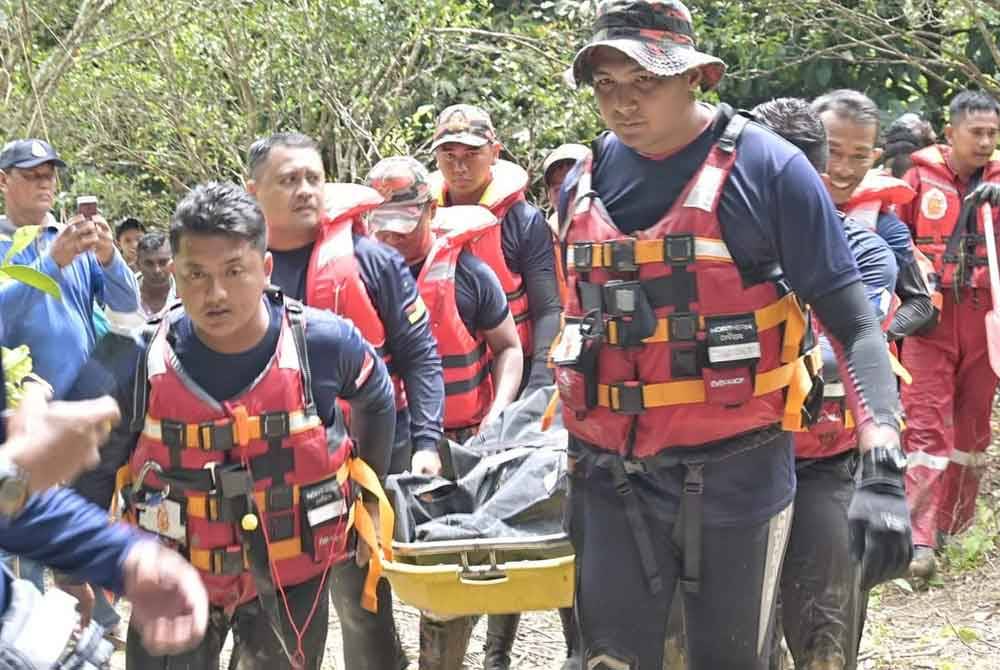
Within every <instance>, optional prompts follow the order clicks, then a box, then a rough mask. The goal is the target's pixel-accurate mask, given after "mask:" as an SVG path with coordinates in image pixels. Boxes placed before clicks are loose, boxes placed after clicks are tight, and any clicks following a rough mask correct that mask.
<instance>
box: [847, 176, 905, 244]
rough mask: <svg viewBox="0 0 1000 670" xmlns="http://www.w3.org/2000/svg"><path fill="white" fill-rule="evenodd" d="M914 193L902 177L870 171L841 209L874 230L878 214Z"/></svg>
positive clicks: (892, 207) (901, 202) (903, 202)
mask: <svg viewBox="0 0 1000 670" xmlns="http://www.w3.org/2000/svg"><path fill="white" fill-rule="evenodd" d="M916 194H917V193H916V191H914V190H913V187H911V186H910V185H909V184H907V183H906V182H905V181H903V180H902V179H896V178H895V177H893V176H891V175H885V174H882V173H880V172H876V171H871V172H869V173H868V174H867V175H865V178H864V179H863V180H861V184H859V185H858V187H857V188H856V189H855V190H854V193H852V194H851V198H850V200H848V201H847V202H846V203H844V204H843V205H842V206H841V209H842V210H843V211H844V213H845V214H847V216H849V217H851V218H852V219H854V220H855V221H857V222H858V223H861V224H862V225H864V226H866V227H867V228H868V229H869V230H875V227H876V224H877V223H878V215H879V214H881V213H883V212H889V211H892V210H893V209H894V208H895V207H896V206H897V205H904V204H906V203H908V202H910V201H911V200H913V198H914V196H916Z"/></svg>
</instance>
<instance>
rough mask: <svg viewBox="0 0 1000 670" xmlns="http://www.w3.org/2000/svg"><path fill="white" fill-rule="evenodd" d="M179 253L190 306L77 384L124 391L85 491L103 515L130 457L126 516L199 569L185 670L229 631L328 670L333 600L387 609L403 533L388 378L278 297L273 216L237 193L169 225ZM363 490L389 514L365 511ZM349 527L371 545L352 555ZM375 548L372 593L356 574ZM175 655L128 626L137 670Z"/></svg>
mask: <svg viewBox="0 0 1000 670" xmlns="http://www.w3.org/2000/svg"><path fill="white" fill-rule="evenodd" d="M170 246H171V248H172V249H173V250H174V270H173V272H174V276H175V279H176V286H177V295H178V297H179V298H180V300H181V303H182V306H183V308H181V307H180V306H179V307H177V308H174V309H171V310H170V311H169V312H168V313H167V315H166V317H165V318H164V319H163V320H162V321H161V322H159V324H157V325H156V326H155V330H154V331H153V332H151V333H148V334H147V335H146V336H145V338H144V340H145V341H144V343H142V344H137V343H136V342H134V341H133V340H131V339H129V340H128V343H129V346H130V349H131V353H130V354H129V355H124V356H123V355H121V353H120V347H119V350H118V351H117V352H116V350H115V348H113V347H110V346H106V347H102V350H101V354H102V355H101V356H98V357H95V359H93V360H92V362H91V363H90V364H88V367H87V368H85V369H84V373H83V374H82V375H81V377H80V381H79V382H78V388H77V391H76V392H77V393H78V394H80V395H81V396H86V395H90V394H92V393H93V391H94V390H95V389H98V388H100V387H102V386H103V387H105V388H106V387H111V388H112V389H113V395H114V397H115V398H116V400H117V401H118V403H119V404H120V405H121V407H122V415H123V417H125V421H123V426H124V429H123V430H120V431H116V433H115V434H114V436H113V438H112V440H111V443H110V444H109V445H108V446H107V447H106V448H105V449H104V450H103V452H102V460H103V462H102V467H101V468H100V469H99V470H98V471H97V472H95V473H94V474H93V475H89V476H88V475H85V476H84V477H82V478H81V479H80V480H79V481H78V482H77V484H76V487H77V489H78V490H80V491H81V492H83V493H85V494H86V495H87V497H89V498H90V499H91V500H93V501H94V502H97V503H98V504H101V505H104V506H106V505H107V504H108V503H109V501H110V499H111V493H112V491H111V489H112V486H111V481H110V480H111V479H113V477H112V476H109V473H112V472H114V469H115V468H117V467H118V466H119V465H121V464H123V463H126V462H127V463H128V469H127V473H128V476H127V478H126V479H128V480H130V482H131V483H129V484H127V485H126V486H124V487H123V488H122V493H123V498H124V501H125V512H126V513H127V514H131V515H134V518H135V520H136V521H137V523H138V525H140V526H142V527H143V528H146V529H147V530H150V531H151V532H154V533H156V534H158V535H159V536H160V537H161V540H162V541H164V542H166V543H168V544H170V545H172V546H175V547H177V548H178V549H179V550H180V551H181V552H183V553H184V555H185V556H186V558H187V559H188V560H189V561H190V562H191V563H192V564H193V565H194V566H195V567H196V568H198V570H199V572H200V574H201V577H202V580H203V581H204V582H205V585H206V587H207V589H208V592H209V599H210V603H211V614H210V622H209V627H208V632H207V634H206V636H205V639H204V641H203V642H202V643H201V644H200V645H199V646H198V647H197V648H196V649H194V650H193V651H191V652H189V653H188V654H187V655H185V656H182V657H179V658H176V659H170V661H169V663H170V665H171V666H174V665H175V664H176V667H186V668H192V670H195V669H199V668H217V667H218V664H219V652H220V650H221V648H222V645H223V642H224V641H225V639H226V637H227V635H228V632H229V631H230V630H232V631H233V633H234V636H235V640H236V643H235V648H234V651H233V654H235V655H237V656H238V657H239V662H240V667H252V668H268V669H270V668H290V667H296V668H299V667H302V668H315V669H318V668H320V666H321V663H322V659H323V652H324V647H325V642H326V634H327V626H328V622H327V614H328V608H329V596H328V595H327V589H328V588H330V589H333V590H335V591H336V590H344V591H346V592H345V593H341V594H339V595H338V598H337V601H341V600H347V599H354V600H359V599H362V598H363V601H364V604H365V607H367V608H369V609H371V608H375V607H376V605H377V603H376V599H375V584H376V580H377V578H378V572H379V567H380V565H381V558H380V556H379V555H378V554H374V555H371V554H370V551H367V550H366V549H365V547H369V548H370V547H371V546H373V545H374V544H376V542H377V540H376V537H375V535H377V534H381V537H382V538H388V536H389V534H390V533H391V530H389V529H388V528H386V526H388V527H389V528H391V517H392V510H391V508H389V505H388V502H387V500H386V499H385V495H384V493H382V492H381V489H380V486H379V480H380V479H381V478H382V477H383V476H384V475H385V473H386V471H387V470H388V464H389V457H390V450H391V447H392V440H393V431H394V425H395V406H394V402H393V391H392V386H391V383H390V380H389V376H388V373H387V372H386V369H385V365H384V363H382V361H381V360H380V359H379V357H378V355H377V354H376V353H375V351H374V349H373V348H372V347H371V345H370V344H368V343H367V342H365V341H364V339H363V338H362V337H361V334H360V333H359V332H358V330H357V329H356V328H355V327H354V326H353V325H351V324H350V323H349V322H348V321H346V320H344V319H341V318H339V317H337V316H334V315H331V314H328V313H325V312H322V311H318V310H313V309H309V308H303V307H302V306H301V304H300V303H298V302H295V301H293V300H289V299H285V298H283V296H281V294H280V293H279V292H277V291H275V290H267V286H268V279H269V277H270V275H271V270H272V267H273V260H272V258H271V254H270V253H268V252H267V243H266V228H265V224H264V216H263V214H262V212H261V210H260V208H259V207H258V205H257V202H256V201H255V200H254V199H253V198H252V197H251V196H250V195H249V194H247V193H246V192H244V191H243V190H242V189H241V188H239V187H237V186H235V185H233V184H220V183H214V182H213V183H207V184H202V185H199V186H197V187H196V188H194V189H193V190H192V191H191V192H190V193H189V194H188V195H187V196H186V197H185V198H184V200H182V201H181V202H180V204H179V205H178V207H177V210H176V212H175V213H174V216H173V218H172V220H171V225H170ZM113 354H115V355H113ZM136 380H138V381H136ZM101 390H103V389H101ZM341 398H342V399H344V400H346V401H347V402H349V403H350V404H351V434H352V435H351V436H349V435H348V434H347V431H346V430H345V428H344V421H343V416H342V415H341V412H340V410H339V404H338V403H339V399H341ZM352 436H353V440H352ZM366 463H367V464H370V465H366ZM362 489H364V490H365V495H366V496H372V497H371V498H370V500H371V501H374V500H376V499H378V500H379V503H378V511H377V512H376V511H375V509H374V502H369V501H368V499H366V501H365V503H364V504H363V505H362V504H357V503H358V502H360V493H356V492H359V491H361V490H362ZM376 528H381V531H380V532H379V531H376V530H375V529H376ZM352 529H357V534H359V535H361V536H362V537H363V539H364V543H361V542H358V545H357V551H356V552H355V548H354V541H355V534H354V533H352V532H351V531H352ZM369 555H371V556H372V558H371V567H372V570H371V571H370V573H369V576H368V578H367V580H366V581H365V584H364V587H363V588H362V585H361V584H360V583H356V580H354V579H353V578H352V577H350V575H351V574H352V573H353V571H355V570H357V568H358V565H359V564H364V563H365V562H366V561H367V560H368V556H369ZM355 556H356V558H357V561H355V560H354V559H355ZM345 574H347V575H348V577H347V578H345V577H344V575H345ZM378 604H379V605H380V607H379V609H388V608H389V607H391V605H390V601H389V600H388V599H383V600H381V601H380V603H378ZM165 662H166V659H164V658H162V657H154V656H151V655H149V654H148V653H147V652H145V651H144V650H143V649H141V648H140V646H139V645H138V641H137V639H136V637H135V635H134V634H133V631H132V630H131V629H130V630H129V634H128V646H127V651H126V664H127V667H128V668H136V669H142V668H154V667H155V668H161V667H164V663H165ZM352 667H365V665H364V664H358V665H354V666H352ZM367 667H372V666H367ZM380 667H385V666H380Z"/></svg>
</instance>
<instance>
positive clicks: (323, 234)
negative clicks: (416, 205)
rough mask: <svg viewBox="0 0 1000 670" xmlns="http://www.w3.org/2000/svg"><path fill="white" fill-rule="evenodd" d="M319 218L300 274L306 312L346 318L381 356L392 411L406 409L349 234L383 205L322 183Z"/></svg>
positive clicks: (354, 190) (364, 192)
mask: <svg viewBox="0 0 1000 670" xmlns="http://www.w3.org/2000/svg"><path fill="white" fill-rule="evenodd" d="M323 199H324V215H323V217H322V218H321V220H320V225H319V234H318V235H317V237H316V245H315V246H314V247H313V252H312V257H311V258H310V259H309V269H308V271H307V273H306V299H305V302H306V304H307V305H309V306H311V307H316V308H318V309H325V310H329V311H331V312H333V313H335V314H339V315H340V316H343V317H345V318H348V319H350V320H351V321H352V322H353V323H354V325H355V326H357V328H358V330H360V331H361V334H362V335H363V336H364V338H365V339H366V340H368V341H369V342H371V344H372V346H373V347H375V351H377V352H378V353H379V355H380V356H382V358H383V360H384V361H385V365H386V368H388V370H389V373H390V375H391V376H392V383H393V387H394V388H395V391H396V409H397V410H399V409H403V408H405V407H406V391H405V389H404V387H403V382H402V380H400V378H399V375H398V374H396V373H395V372H394V371H393V367H392V356H391V355H390V354H389V351H388V348H387V347H386V341H385V326H383V325H382V319H381V318H380V317H379V314H378V310H376V309H375V305H374V304H373V303H372V299H371V296H370V295H369V294H368V288H367V287H366V286H365V283H364V281H363V280H362V278H361V270H360V268H359V266H358V260H357V258H355V255H354V235H355V234H357V235H362V236H364V235H365V234H366V232H367V231H366V228H365V225H364V214H366V213H367V212H369V211H371V210H373V209H375V208H376V207H378V206H379V205H380V204H382V202H383V198H382V196H381V195H379V193H378V191H376V190H375V189H372V188H368V187H367V186H361V185H359V184H334V183H331V184H326V186H325V187H324V191H323Z"/></svg>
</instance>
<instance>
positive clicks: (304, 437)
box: [129, 312, 353, 608]
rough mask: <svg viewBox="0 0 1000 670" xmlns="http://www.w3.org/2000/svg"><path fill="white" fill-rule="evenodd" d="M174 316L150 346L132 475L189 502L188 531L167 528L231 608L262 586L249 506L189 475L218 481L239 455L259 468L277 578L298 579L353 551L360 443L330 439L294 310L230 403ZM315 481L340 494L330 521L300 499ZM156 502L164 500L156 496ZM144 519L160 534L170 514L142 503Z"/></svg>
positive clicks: (258, 488) (215, 597) (257, 494)
mask: <svg viewBox="0 0 1000 670" xmlns="http://www.w3.org/2000/svg"><path fill="white" fill-rule="evenodd" d="M171 321H176V318H173V319H169V320H165V321H163V322H162V323H161V324H160V326H159V327H158V329H157V331H156V334H155V335H154V336H153V339H152V341H151V343H150V346H149V349H148V354H147V359H146V361H147V362H146V370H147V377H148V380H149V396H148V404H147V405H146V408H147V409H146V419H145V424H144V427H143V431H142V433H141V435H140V437H139V440H138V444H137V445H136V448H135V450H134V451H133V453H132V456H131V459H130V461H129V470H130V473H131V476H132V479H133V480H134V481H136V482H138V483H139V484H140V486H146V485H150V486H152V488H153V489H154V490H159V489H163V488H164V485H165V484H168V485H170V484H172V486H171V488H170V492H169V495H168V497H169V498H170V499H171V500H174V501H177V502H180V503H181V504H182V506H183V510H184V511H183V514H182V516H181V518H183V519H186V535H184V536H180V537H177V536H175V537H172V538H171V539H172V540H173V541H174V542H175V543H176V544H178V545H179V548H180V549H181V550H182V551H184V552H185V553H186V554H187V556H188V558H189V560H190V561H191V563H192V565H194V566H195V567H196V568H198V570H199V571H200V572H201V576H202V579H203V581H204V582H205V587H206V588H207V589H208V593H209V598H210V601H211V603H212V604H213V605H216V606H220V607H225V608H231V607H234V606H236V605H240V604H243V603H246V602H249V601H251V600H252V599H254V597H255V596H256V594H257V589H256V587H255V584H254V580H253V578H252V576H251V574H250V572H248V571H247V569H246V563H245V561H246V560H247V559H246V557H245V553H244V552H245V551H246V548H245V547H246V541H247V540H246V538H245V537H243V533H242V531H241V528H240V523H241V521H242V520H243V517H244V515H246V514H247V513H249V512H250V510H249V509H247V502H246V497H245V496H243V497H242V498H233V499H229V500H227V499H225V498H223V497H222V495H221V493H207V491H208V490H210V489H212V488H213V486H208V485H195V484H194V483H193V482H194V481H200V480H206V478H207V480H206V481H207V482H208V483H213V482H215V483H216V484H217V486H218V488H219V490H220V491H221V490H222V489H223V484H222V483H220V482H222V478H223V477H225V476H226V475H225V474H223V473H224V472H226V471H229V469H230V467H238V466H239V465H240V464H242V465H243V466H244V467H248V469H249V470H250V472H251V473H252V475H251V476H252V480H253V481H252V488H253V497H254V498H255V499H256V501H257V505H258V509H259V510H260V511H262V512H263V518H262V519H260V520H259V523H260V524H261V525H265V526H266V527H267V528H268V529H269V532H268V554H269V556H270V561H271V562H272V564H273V569H274V571H273V575H274V578H275V579H276V580H277V584H278V585H280V586H291V585H294V584H299V583H301V582H304V581H306V580H308V579H311V578H313V577H316V576H317V575H319V574H321V573H322V572H323V571H324V570H325V569H326V568H328V567H329V565H330V563H331V562H335V561H339V560H342V559H343V558H344V557H345V556H346V555H347V546H346V542H347V536H348V533H347V531H348V529H349V527H350V520H349V511H350V507H351V505H352V502H353V501H352V494H351V488H350V482H349V481H348V477H349V466H350V464H349V459H350V457H351V451H352V442H351V440H350V438H349V437H348V436H347V434H346V433H344V434H342V435H341V436H340V437H339V441H335V442H333V443H331V442H330V441H329V437H328V434H327V430H326V429H325V428H324V426H323V423H322V421H321V420H320V418H319V416H317V414H316V408H315V406H314V405H313V402H312V392H311V390H309V391H308V393H307V391H306V389H307V388H308V386H307V385H306V383H305V382H304V381H303V378H304V376H303V370H304V369H307V365H306V364H304V363H303V362H302V359H301V358H300V352H299V351H298V347H299V346H304V345H300V344H298V343H296V337H295V334H294V332H293V329H292V325H291V322H290V320H289V315H288V314H287V312H286V317H285V318H284V319H283V322H282V326H281V334H280V335H279V338H278V345H277V349H276V352H275V354H274V356H273V357H272V359H271V361H270V363H269V364H268V366H267V368H266V369H265V371H264V372H263V374H261V376H260V377H259V378H258V379H257V380H256V381H255V382H254V383H253V385H252V386H251V387H250V388H248V389H247V390H246V391H244V392H243V393H241V394H240V395H239V397H238V398H235V399H233V400H229V401H226V402H223V403H217V402H215V401H212V400H209V395H208V394H207V393H206V392H205V391H204V390H202V389H201V388H199V387H198V386H197V385H196V384H195V383H194V382H193V381H192V380H191V378H190V377H189V376H188V375H187V374H186V373H185V371H184V370H183V369H181V367H180V365H179V364H178V362H177V358H176V356H175V354H174V352H173V350H172V349H171V346H170V343H169V339H168V332H169V330H170V327H171ZM302 342H304V340H303V341H302ZM303 355H304V354H303ZM151 464H155V465H151ZM151 468H152V471H151ZM159 470H162V473H163V475H162V478H161V475H159V474H157V472H158V471H159ZM213 473H214V476H213ZM176 478H188V479H190V480H191V482H192V483H191V486H192V487H194V488H186V487H183V486H179V485H178V484H177V479H176ZM317 485H318V486H317ZM319 488H323V489H329V495H330V496H331V498H336V499H337V500H338V501H339V505H336V506H335V507H336V509H334V508H333V507H331V508H329V509H328V510H327V512H329V513H330V514H331V517H330V518H329V519H327V520H326V521H325V522H324V523H322V524H319V525H310V524H309V523H308V522H307V521H306V519H307V511H308V510H305V509H303V507H302V505H300V501H301V500H302V499H303V498H304V497H306V498H308V496H309V492H310V491H315V490H318V489H319ZM240 504H242V507H243V509H242V510H239V511H233V507H232V505H240ZM157 513H158V514H159V515H160V516H162V515H164V514H167V511H166V510H165V509H164V507H163V506H160V507H159V509H158V512H157ZM140 525H142V526H143V527H146V528H147V529H149V530H153V531H154V532H161V533H164V532H165V531H166V527H167V526H168V525H169V519H165V518H159V519H158V525H161V527H160V528H156V527H153V528H150V527H149V526H150V525H151V524H149V523H143V518H142V513H141V512H140Z"/></svg>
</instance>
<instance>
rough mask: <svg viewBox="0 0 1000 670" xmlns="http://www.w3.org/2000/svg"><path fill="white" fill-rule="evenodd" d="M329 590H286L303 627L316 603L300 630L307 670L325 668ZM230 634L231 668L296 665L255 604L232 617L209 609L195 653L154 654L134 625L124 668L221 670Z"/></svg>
mask: <svg viewBox="0 0 1000 670" xmlns="http://www.w3.org/2000/svg"><path fill="white" fill-rule="evenodd" d="M331 572H332V570H331ZM326 590H327V585H325V584H321V578H320V577H316V578H314V579H311V580H309V581H306V582H303V583H302V584H298V585H296V586H291V587H288V588H286V589H285V595H286V597H287V598H288V609H289V610H290V611H291V613H292V617H293V619H294V621H295V623H296V625H297V626H299V627H300V628H301V627H302V626H303V624H304V623H305V621H306V619H307V618H308V616H309V612H310V610H311V609H312V607H313V604H314V603H315V606H316V611H315V613H314V614H313V617H312V620H311V621H310V623H309V626H308V627H307V628H306V629H305V631H300V632H303V637H302V651H303V656H304V663H303V666H302V667H303V668H304V669H305V670H319V669H320V667H321V666H322V665H323V651H324V649H325V647H326V630H327V626H328V625H329V621H328V619H329V616H328V615H329V605H328V603H329V596H328V595H327V593H326ZM279 598H280V596H279ZM281 615H282V620H281V625H282V626H283V628H284V632H285V641H286V645H287V647H288V649H289V651H290V652H291V653H292V654H294V653H295V652H296V649H297V647H298V645H297V642H296V638H295V634H294V633H293V632H292V629H291V627H290V626H289V625H288V618H287V614H286V613H285V612H284V608H283V607H282V612H281ZM230 630H231V631H232V632H233V635H234V644H233V660H235V661H236V663H235V664H234V663H233V662H232V660H231V661H230V665H229V667H236V668H239V669H240V670H282V669H284V668H291V667H292V664H291V662H290V661H289V659H288V657H287V656H286V655H285V652H284V650H283V649H282V647H281V643H280V642H279V641H278V637H277V636H276V635H275V633H274V632H273V630H272V629H271V626H270V624H269V623H268V618H267V617H266V616H265V615H264V613H263V612H262V611H261V608H260V605H259V604H258V601H256V600H253V601H251V602H249V603H247V604H245V605H241V606H240V607H237V608H236V610H235V612H233V615H232V616H231V617H230V616H227V615H226V613H225V612H223V611H222V609H220V608H217V607H213V608H211V610H210V615H209V620H208V629H207V630H206V632H205V639H204V640H202V642H201V644H200V645H198V647H196V648H195V649H193V650H192V651H189V652H187V653H185V654H181V655H178V656H151V655H150V654H149V652H147V651H146V649H145V647H143V646H142V641H141V639H140V637H139V634H138V633H137V632H136V630H135V629H134V628H133V627H131V626H130V627H129V629H128V638H127V640H126V648H125V667H126V669H127V670H217V668H218V667H219V654H220V652H221V651H222V646H223V644H224V643H225V641H226V637H227V636H228V635H229V632H230ZM358 667H361V666H358Z"/></svg>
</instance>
